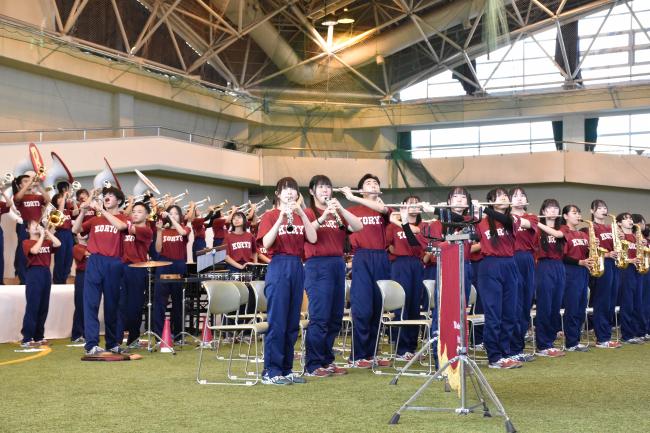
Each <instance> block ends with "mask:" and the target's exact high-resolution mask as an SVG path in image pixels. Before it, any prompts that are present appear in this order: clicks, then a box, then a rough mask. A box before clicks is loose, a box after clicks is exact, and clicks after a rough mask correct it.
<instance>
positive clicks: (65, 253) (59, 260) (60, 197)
mask: <svg viewBox="0 0 650 433" xmlns="http://www.w3.org/2000/svg"><path fill="white" fill-rule="evenodd" d="M52 204H53V205H54V207H55V209H56V210H58V211H59V212H61V215H62V216H63V224H62V225H61V226H60V227H57V229H56V237H57V238H58V239H59V241H61V247H59V248H58V249H57V250H56V252H55V253H54V272H53V275H52V281H53V283H54V284H65V283H66V282H67V280H68V276H69V275H70V271H71V269H72V247H73V246H74V237H73V235H72V231H71V229H72V219H71V218H72V216H73V215H72V212H73V211H72V210H70V208H69V206H68V192H67V191H66V192H64V193H57V194H54V197H52Z"/></svg>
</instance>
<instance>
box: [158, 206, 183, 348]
mask: <svg viewBox="0 0 650 433" xmlns="http://www.w3.org/2000/svg"><path fill="white" fill-rule="evenodd" d="M161 216H162V218H160V219H158V221H157V222H156V230H157V234H156V251H157V252H158V254H160V256H159V260H162V261H170V262H172V264H171V265H169V266H162V267H159V268H156V279H159V278H160V276H161V275H163V274H180V275H183V274H186V273H187V240H188V239H187V238H188V236H189V234H190V228H189V227H187V226H184V225H182V224H181V218H182V211H181V208H180V207H179V206H178V205H172V206H170V207H168V208H167V210H166V211H165V212H163V213H162V214H161ZM163 220H164V222H163ZM163 223H164V224H165V225H166V226H167V227H163ZM154 293H155V299H154V306H153V307H154V308H153V318H154V320H153V328H154V332H155V333H156V334H158V335H162V329H163V325H164V323H165V311H166V310H167V302H168V300H169V296H170V295H171V298H172V312H171V325H172V334H173V336H174V338H176V337H177V336H178V335H180V333H181V332H182V329H183V320H184V318H183V312H182V304H183V301H184V299H183V285H182V284H180V283H172V284H161V283H156V287H155V292H154Z"/></svg>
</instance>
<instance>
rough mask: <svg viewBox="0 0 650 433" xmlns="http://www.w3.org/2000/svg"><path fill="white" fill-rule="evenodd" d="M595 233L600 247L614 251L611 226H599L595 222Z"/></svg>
mask: <svg viewBox="0 0 650 433" xmlns="http://www.w3.org/2000/svg"><path fill="white" fill-rule="evenodd" d="M594 233H596V237H597V238H598V240H599V243H598V246H599V247H601V248H605V249H606V250H607V251H613V250H614V240H613V238H612V226H611V225H610V224H599V223H597V222H595V221H594Z"/></svg>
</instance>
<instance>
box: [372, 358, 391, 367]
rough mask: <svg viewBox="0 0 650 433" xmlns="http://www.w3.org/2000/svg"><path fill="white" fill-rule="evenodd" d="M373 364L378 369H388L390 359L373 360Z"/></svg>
mask: <svg viewBox="0 0 650 433" xmlns="http://www.w3.org/2000/svg"><path fill="white" fill-rule="evenodd" d="M375 364H376V365H377V366H379V367H390V359H384V358H375Z"/></svg>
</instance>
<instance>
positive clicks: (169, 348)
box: [160, 317, 174, 352]
mask: <svg viewBox="0 0 650 433" xmlns="http://www.w3.org/2000/svg"><path fill="white" fill-rule="evenodd" d="M173 347H174V343H173V342H172V329H171V326H170V324H169V318H168V317H167V318H165V326H164V327H163V333H162V341H161V342H160V351H161V352H173V351H174V349H173Z"/></svg>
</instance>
